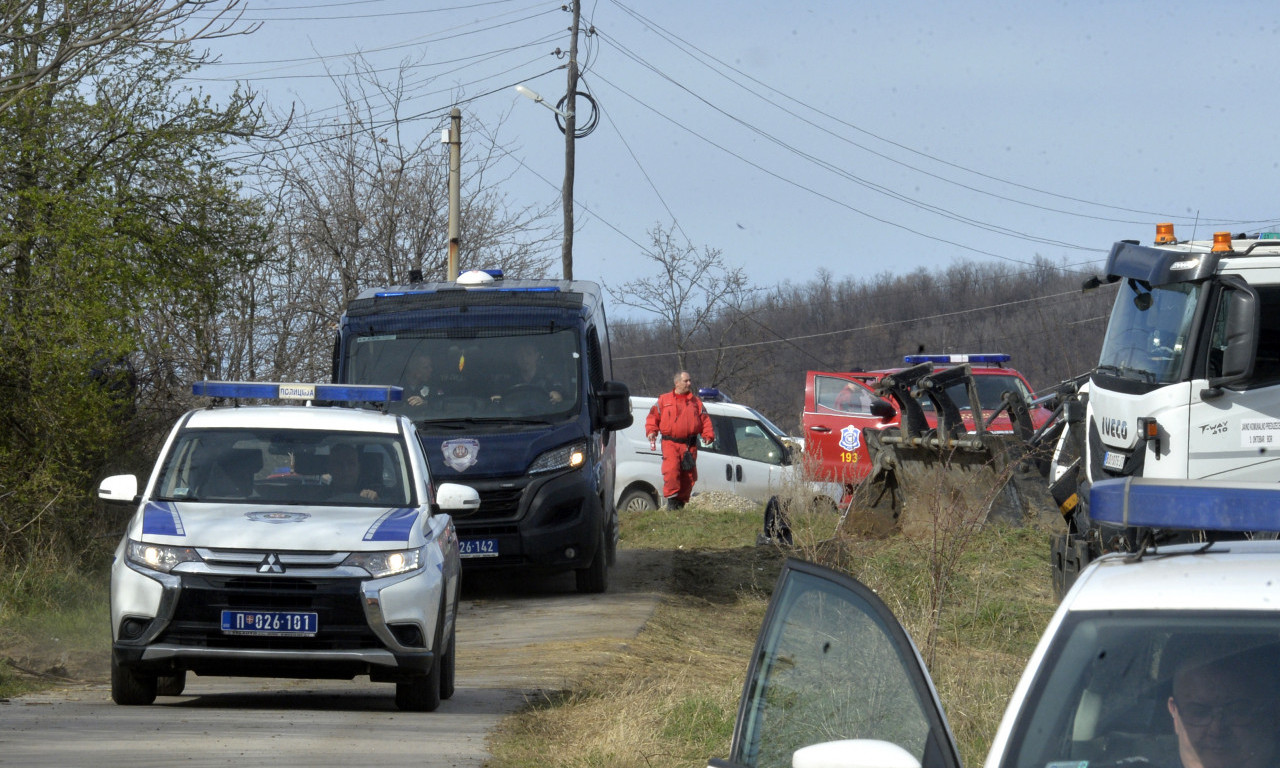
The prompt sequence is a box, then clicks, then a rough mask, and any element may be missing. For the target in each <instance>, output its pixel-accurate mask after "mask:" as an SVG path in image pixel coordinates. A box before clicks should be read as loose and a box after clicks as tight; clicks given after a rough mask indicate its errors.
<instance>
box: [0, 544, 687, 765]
mask: <svg viewBox="0 0 1280 768" xmlns="http://www.w3.org/2000/svg"><path fill="white" fill-rule="evenodd" d="M618 558H619V559H618V564H617V565H616V566H615V567H614V569H613V570H612V571H611V573H610V579H611V585H610V589H609V592H608V593H606V594H604V595H579V594H577V593H576V592H575V591H574V586H573V577H572V575H565V576H558V577H554V578H546V579H536V580H531V579H528V578H524V577H519V578H515V579H512V578H511V577H510V576H509V575H508V576H501V575H497V574H495V575H485V574H473V575H469V576H468V577H467V578H466V586H465V587H464V590H463V604H462V606H461V610H460V612H459V618H458V678H457V692H456V693H455V694H454V696H453V698H452V699H449V700H448V701H445V702H444V703H442V704H441V706H440V709H439V710H438V711H436V712H434V713H429V714H420V713H407V712H400V711H399V710H397V709H396V707H395V701H394V688H393V687H392V686H390V685H387V684H380V685H375V684H372V683H369V682H368V681H367V680H364V679H357V680H354V681H317V680H257V679H244V678H204V677H195V676H192V677H189V678H188V684H187V690H186V692H185V693H184V694H183V695H182V696H178V697H171V698H166V697H162V698H160V699H157V702H156V704H155V705H152V706H149V707H120V706H116V705H115V704H113V703H112V702H111V696H110V687H109V685H108V684H107V680H106V674H105V670H106V659H103V660H102V661H103V666H102V668H101V669H100V670H98V671H96V672H92V671H91V672H90V673H88V674H87V675H85V676H86V677H87V678H88V679H86V680H85V681H83V682H79V683H77V684H75V685H67V686H64V687H61V688H59V689H57V690H53V691H48V692H45V693H41V694H36V695H31V696H24V697H21V698H17V699H12V700H9V701H7V702H3V703H0V765H6V766H9V765H14V766H18V765H35V766H46V767H48V766H79V765H94V766H104V767H109V766H136V767H146V766H173V765H185V766H200V767H203V766H232V765H234V766H246V765H253V766H259V765H272V766H300V767H303V766H305V768H317V767H319V766H344V768H345V766H349V765H351V764H352V762H353V760H357V761H359V762H361V763H368V764H375V765H390V766H394V765H408V764H415V765H431V766H481V765H483V764H484V761H485V759H486V758H487V757H488V752H487V744H486V740H487V737H488V735H489V733H490V732H491V730H492V729H493V728H494V726H495V725H497V723H498V722H499V721H500V720H501V719H502V718H503V717H504V716H505V715H507V714H509V713H511V712H513V711H515V710H516V709H517V708H519V707H520V706H521V705H522V704H523V703H524V702H525V701H526V700H527V699H529V698H530V697H540V696H542V695H544V694H545V693H547V692H551V691H559V690H563V689H565V688H567V687H568V686H569V685H571V684H572V682H573V681H574V680H575V679H577V678H578V677H580V676H581V675H582V674H584V673H585V672H586V671H587V670H589V669H590V668H591V665H593V664H597V663H599V662H600V661H601V660H603V659H605V658H608V656H609V655H610V654H612V653H615V652H617V651H618V650H619V649H621V648H623V647H625V645H626V643H627V642H628V640H630V639H631V638H633V637H635V635H636V633H637V632H639V630H640V628H641V627H642V626H643V625H644V623H645V621H646V620H647V619H648V618H649V616H650V615H651V614H652V612H653V609H654V607H655V606H656V605H657V602H658V600H659V599H660V598H661V596H662V594H663V593H664V591H665V590H666V589H667V588H668V585H669V583H670V579H671V558H670V554H669V553H663V552H653V551H643V550H626V551H622V552H619V554H618Z"/></svg>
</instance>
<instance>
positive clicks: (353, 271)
mask: <svg viewBox="0 0 1280 768" xmlns="http://www.w3.org/2000/svg"><path fill="white" fill-rule="evenodd" d="M407 67H408V64H407V63H406V64H404V65H403V66H402V67H401V69H400V70H399V72H398V74H397V76H396V77H395V78H394V80H393V81H392V82H384V80H383V79H382V78H381V77H380V76H379V75H378V74H377V73H376V72H375V71H374V69H373V68H372V67H371V66H369V64H368V63H367V62H366V61H364V60H363V59H362V58H356V59H354V60H353V61H352V62H351V70H350V72H349V73H348V74H345V75H341V76H339V75H334V76H333V77H332V81H333V83H334V85H335V88H336V89H337V91H338V95H339V97H340V98H341V100H342V103H343V107H342V111H341V114H340V116H339V117H338V118H336V119H334V120H332V121H329V122H326V123H323V124H313V125H310V126H302V127H300V128H295V129H294V130H293V131H292V132H291V134H290V135H289V136H287V137H286V138H285V141H287V142H288V145H287V146H274V147H268V148H267V149H268V150H269V152H268V153H267V155H266V157H267V163H268V167H267V170H266V171H265V176H266V177H267V183H268V184H269V185H270V187H271V194H270V198H269V199H270V200H271V201H272V202H271V203H270V206H271V207H272V209H273V215H272V218H273V221H274V223H275V235H274V241H273V253H272V254H271V257H270V258H269V259H267V260H266V261H265V262H264V263H263V264H262V265H261V267H260V268H259V270H258V271H257V272H256V273H255V274H254V275H253V277H252V280H253V282H254V288H253V292H254V295H255V307H256V312H257V314H256V315H255V316H254V318H253V323H252V326H251V328H250V327H246V328H245V330H244V331H243V332H244V333H246V334H250V335H251V336H252V337H253V339H254V341H253V342H252V343H248V342H246V343H245V344H244V345H242V347H241V348H242V349H243V350H245V351H246V352H248V351H249V350H252V351H253V353H254V356H255V357H254V359H253V360H252V361H246V364H245V365H244V368H246V369H248V370H252V371H254V372H255V373H256V374H257V375H260V376H270V377H273V378H293V377H302V378H308V379H323V378H325V377H326V376H327V375H328V374H329V371H330V367H329V366H330V362H331V357H330V352H331V349H332V342H333V333H334V328H335V324H336V322H337V320H338V317H339V315H340V314H341V313H342V311H343V308H344V307H345V306H346V305H347V303H348V302H349V301H351V299H353V298H355V297H356V296H357V295H358V294H359V293H360V291H362V290H364V289H365V288H368V287H371V286H376V285H403V284H404V283H406V282H407V281H408V277H409V274H410V271H411V270H416V271H419V272H421V274H422V276H423V279H424V280H427V281H431V280H444V279H445V278H446V267H447V265H446V260H447V253H448V205H449V203H448V193H447V189H448V184H447V182H448V177H447V174H448V160H447V157H446V156H445V154H444V152H443V150H442V149H441V148H440V145H439V144H438V143H437V140H436V139H437V134H436V132H435V130H434V126H426V127H424V126H422V125H421V124H420V122H418V121H417V118H412V117H407V116H405V115H404V112H406V111H407V110H406V108H405V102H406V100H407V98H408V97H407V94H406V85H405V72H406V71H407ZM488 136H489V137H488V138H486V134H485V132H483V131H470V132H468V133H467V137H468V140H467V141H466V142H464V152H463V172H462V175H463V178H462V179H461V188H462V190H463V193H462V203H461V212H460V220H461V230H462V231H461V244H460V249H459V264H460V265H461V267H462V268H463V269H468V268H480V267H485V268H488V267H497V268H501V269H503V270H504V271H505V272H507V273H508V274H509V275H512V276H516V277H541V276H543V275H545V274H546V272H547V271H548V270H549V269H550V267H551V265H552V264H553V263H554V250H553V249H554V247H555V245H556V243H557V242H558V240H557V238H558V233H557V232H556V230H555V228H554V225H553V224H551V223H550V222H552V221H553V218H552V214H554V212H555V208H554V206H547V207H545V208H540V209H539V208H533V207H525V208H514V209H513V208H510V207H508V206H507V204H506V199H505V197H504V196H503V194H502V193H501V191H500V190H501V189H502V185H501V179H491V178H487V174H489V173H490V172H491V171H492V170H493V169H494V167H495V165H496V163H497V161H498V160H499V159H500V158H501V157H502V156H503V154H504V153H503V152H502V148H501V146H500V144H499V143H498V139H497V138H496V133H490V134H488Z"/></svg>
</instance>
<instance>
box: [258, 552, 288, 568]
mask: <svg viewBox="0 0 1280 768" xmlns="http://www.w3.org/2000/svg"><path fill="white" fill-rule="evenodd" d="M258 573H284V563H282V562H280V556H279V555H277V554H276V553H275V552H272V553H271V554H269V555H267V556H266V557H264V558H262V562H260V563H258Z"/></svg>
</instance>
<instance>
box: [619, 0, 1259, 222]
mask: <svg viewBox="0 0 1280 768" xmlns="http://www.w3.org/2000/svg"><path fill="white" fill-rule="evenodd" d="M611 2H612V3H613V4H614V5H615V6H617V7H618V8H619V9H621V10H622V11H623V12H624V13H626V14H628V15H630V16H631V17H633V18H634V19H636V20H637V21H639V22H640V23H641V24H642V25H644V26H645V27H647V28H649V29H650V30H652V31H654V32H655V33H657V34H659V35H660V36H662V37H664V38H666V39H667V40H668V42H670V41H671V40H678V41H679V42H680V43H681V44H682V45H677V46H676V47H677V48H678V49H680V50H681V51H682V52H684V53H685V54H686V55H689V56H690V58H693V59H694V60H695V61H698V62H699V63H700V64H702V65H703V66H706V67H707V68H708V69H710V70H711V71H712V72H715V73H716V74H717V75H719V76H721V77H723V78H725V79H726V80H729V82H731V83H733V84H734V85H736V86H738V87H739V88H742V89H743V90H744V91H746V92H748V93H750V94H751V95H753V96H756V97H757V98H760V99H761V100H763V101H765V103H767V104H770V105H772V106H774V107H777V108H778V109H781V110H782V111H784V112H786V113H787V114H790V115H791V116H793V117H796V118H797V119H800V120H802V121H804V122H806V123H807V124H809V125H812V126H813V127H815V128H818V129H819V130H824V131H825V132H827V133H829V134H830V135H832V136H835V137H836V138H841V139H842V140H844V141H848V143H850V144H852V145H853V146H856V147H858V148H859V149H863V150H865V151H867V152H870V153H872V154H874V155H876V156H877V157H881V158H883V159H885V160H888V161H889V162H892V163H895V164H897V165H901V166H903V167H906V168H909V169H911V170H914V171H917V172H919V173H922V174H925V175H928V176H930V177H932V178H936V179H939V180H940V181H944V182H947V183H951V184H955V185H957V186H960V187H962V188H964V189H968V190H971V191H974V192H978V193H979V194H985V195H990V196H992V197H996V198H998V199H1001V200H1005V201H1008V202H1015V203H1019V204H1026V205H1032V204H1030V203H1027V202H1025V201H1021V200H1018V199H1016V198H1008V197H1005V196H1001V195H996V194H994V193H991V192H988V191H985V190H981V189H977V188H974V187H970V186H967V185H964V184H961V183H959V182H955V181H952V180H950V179H946V178H944V177H941V176H936V175H934V174H932V173H929V172H928V171H924V170H922V169H918V168H916V167H914V166H910V165H907V164H905V163H902V162H901V161H899V160H896V159H894V158H892V157H889V156H887V155H884V154H881V153H879V152H876V151H875V150H872V149H870V148H868V147H864V146H863V145H861V144H857V143H855V142H852V141H849V140H848V139H844V138H842V137H839V136H837V135H836V134H834V133H831V132H830V131H826V130H825V129H823V128H821V127H820V126H818V125H816V124H815V123H813V122H811V121H809V120H806V119H805V118H802V117H800V116H799V115H796V114H795V113H794V112H792V111H790V110H788V109H786V108H784V107H781V106H780V105H778V104H777V103H775V102H773V101H770V100H768V99H765V98H764V97H762V96H760V95H759V94H758V93H756V92H755V91H753V90H751V89H749V88H746V87H745V86H743V85H742V84H741V83H739V82H737V81H735V80H733V78H730V77H727V76H726V75H724V73H723V72H721V71H719V70H717V69H716V68H714V67H711V66H709V65H707V64H706V62H705V61H702V60H701V59H699V58H698V57H697V56H693V55H692V54H689V53H688V51H687V50H685V48H684V47H682V46H685V47H687V48H691V49H693V50H695V51H697V52H698V53H699V54H700V55H701V56H704V57H706V58H708V59H711V60H712V61H714V62H716V63H717V64H719V65H720V66H722V67H724V68H726V69H729V70H732V71H733V72H735V73H737V74H739V75H741V76H742V77H744V78H746V79H747V80H749V81H751V82H753V83H755V84H756V85H759V86H760V87H762V88H765V89H767V90H768V91H770V92H772V93H774V94H777V95H778V96H780V97H782V98H784V99H786V100H787V101H790V102H792V103H794V104H797V105H799V106H801V107H803V108H805V109H807V110H809V111H811V112H814V113H816V114H818V115H821V116H823V117H825V118H827V119H829V120H832V121H834V122H836V123H838V124H840V125H843V126H845V127H847V128H849V129H851V130H854V131H857V132H858V133H861V134H863V135H865V136H869V137H871V138H873V139H876V140H877V141H881V142H884V143H885V144H888V145H890V146H893V147H897V148H898V149H902V150H904V151H906V152H909V153H911V154H914V155H917V156H919V157H922V158H925V159H928V160H932V161H933V162H936V163H940V164H942V165H946V166H948V167H951V168H955V169H956V170H960V171H963V172H965V173H970V174H973V175H975V176H979V177H981V178H984V179H988V180H990V181H995V182H998V183H1001V184H1007V185H1009V186H1012V187H1015V188H1018V189H1022V190H1025V191H1029V192H1035V193H1037V194H1042V195H1046V196H1049V197H1054V198H1058V199H1061V200H1067V201H1070V202H1076V203H1081V204H1084V205H1090V206H1097V207H1102V208H1109V209H1111V210H1116V211H1121V212H1124V213H1133V214H1139V215H1143V216H1151V217H1157V218H1159V219H1161V220H1163V221H1192V217H1190V216H1186V215H1180V214H1169V213H1156V212H1151V211H1143V210H1139V209H1133V208H1127V207H1122V206H1117V205H1111V204H1107V203H1100V202H1097V201H1094V200H1087V199H1084V198H1078V197H1072V196H1069V195H1063V194H1059V193H1056V192H1051V191H1048V190H1044V189H1039V188H1037V187H1032V186H1028V185H1025V184H1020V183H1018V182H1015V181H1011V180H1008V179H1004V178H1001V177H998V176H994V175H991V174H988V173H984V172H982V171H978V170H975V169H972V168H968V167H965V166H962V165H959V164H957V163H953V162H951V161H948V160H944V159H942V158H939V157H936V156H934V155H931V154H928V153H926V152H921V151H920V150H917V149H914V148H912V147H909V146H907V145H905V144H901V143H899V142H896V141H893V140H892V139H888V138H885V137H883V136H881V135H879V134H876V133H873V132H871V131H868V130H866V129H864V128H862V127H860V126H857V125H854V124H853V123H850V122H848V121H846V120H843V119H841V118H839V117H836V116H835V115H832V114H830V113H828V112H825V111H823V110H821V109H818V108H817V107H814V106H812V105H810V104H807V103H805V102H803V101H800V100H799V99H796V98H794V97H793V96H791V95H790V94H788V93H786V92H785V91H782V90H779V89H777V88H774V87H773V86H771V85H769V84H768V83H765V82H763V81H762V80H759V79H757V78H755V77H752V76H751V75H749V74H747V73H746V72H744V71H742V70H740V69H738V68H736V67H734V66H732V65H731V64H728V63H726V62H724V61H722V60H721V59H718V58H716V57H715V56H712V55H711V54H708V53H707V52H705V51H703V50H702V49H700V48H698V47H697V46H695V45H693V44H692V43H690V42H688V41H687V40H685V39H684V38H681V37H680V36H678V35H676V34H675V33H673V32H670V31H669V30H667V29H665V28H663V27H662V26H661V25H659V24H657V23H656V22H654V21H653V20H651V19H649V18H647V17H645V16H644V15H642V14H640V13H639V12H638V11H636V10H634V9H632V8H630V7H628V6H627V5H625V4H623V3H622V2H620V1H619V0H611ZM673 45H674V44H673ZM1032 207H1036V208H1043V207H1042V206H1036V205H1032ZM1043 209H1044V210H1046V211H1051V212H1057V213H1062V214H1065V215H1071V216H1080V217H1083V218H1089V219H1095V220H1100V221H1114V222H1118V223H1127V224H1134V223H1136V224H1145V223H1149V221H1138V222H1134V221H1126V220H1121V219H1109V218H1100V217H1094V216H1088V215H1086V214H1080V213H1074V212H1071V211H1061V210H1058V209H1053V208H1043ZM1277 218H1280V217H1276V218H1272V219H1270V220H1264V221H1240V220H1232V219H1215V220H1214V221H1215V222H1216V223H1218V224H1222V225H1227V224H1232V225H1248V226H1253V225H1261V224H1266V225H1271V224H1273V223H1274V222H1275V221H1276V219H1277ZM1201 223H1205V222H1204V221H1203V220H1201Z"/></svg>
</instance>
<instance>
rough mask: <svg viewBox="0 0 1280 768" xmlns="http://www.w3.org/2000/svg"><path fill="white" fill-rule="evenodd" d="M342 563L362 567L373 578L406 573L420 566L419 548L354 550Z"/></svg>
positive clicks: (420, 555) (420, 551)
mask: <svg viewBox="0 0 1280 768" xmlns="http://www.w3.org/2000/svg"><path fill="white" fill-rule="evenodd" d="M342 564H343V565H350V566H354V567H356V568H363V569H365V570H366V571H368V572H369V575H370V576H372V577H374V578H375V579H381V578H383V577H384V576H395V575H396V574H397V573H408V572H410V571H416V570H418V569H419V568H421V567H422V550H421V549H397V550H394V551H391V552H356V553H355V554H353V555H350V556H348V557H347V559H346V560H344V561H343V563H342Z"/></svg>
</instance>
